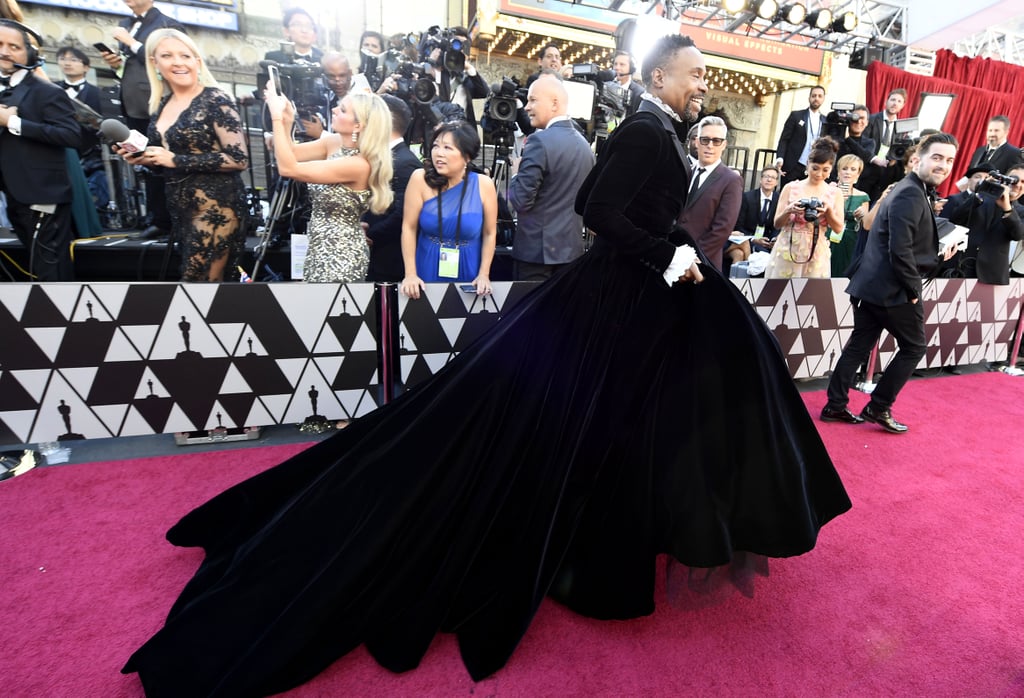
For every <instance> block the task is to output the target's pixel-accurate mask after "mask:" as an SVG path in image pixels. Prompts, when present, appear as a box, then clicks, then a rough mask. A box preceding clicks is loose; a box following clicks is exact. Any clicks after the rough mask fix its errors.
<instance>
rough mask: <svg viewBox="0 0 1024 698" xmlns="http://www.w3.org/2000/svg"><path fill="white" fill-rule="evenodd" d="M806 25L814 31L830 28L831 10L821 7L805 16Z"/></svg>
mask: <svg viewBox="0 0 1024 698" xmlns="http://www.w3.org/2000/svg"><path fill="white" fill-rule="evenodd" d="M807 24H809V25H810V26H812V27H813V28H815V29H829V28H831V26H832V10H830V9H828V8H827V7H823V8H821V9H820V10H815V11H814V12H812V13H810V14H809V15H807Z"/></svg>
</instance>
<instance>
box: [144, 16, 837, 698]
mask: <svg viewBox="0 0 1024 698" xmlns="http://www.w3.org/2000/svg"><path fill="white" fill-rule="evenodd" d="M643 76H644V82H645V84H646V86H647V91H648V93H650V95H652V96H653V99H651V98H648V99H645V100H643V101H642V104H641V105H640V107H639V109H638V110H637V112H636V113H635V114H634V115H633V116H631V117H628V118H627V119H626V120H625V121H623V123H622V124H620V125H619V126H618V127H617V128H616V129H615V130H614V131H613V133H612V134H611V136H610V137H609V138H608V141H607V142H606V143H605V147H604V149H603V150H602V153H601V156H600V158H599V160H598V163H597V165H596V166H595V168H594V170H592V172H591V175H590V176H588V178H587V180H586V181H585V182H584V184H583V186H582V187H581V189H580V195H579V197H578V198H577V201H576V206H577V210H578V211H579V212H580V213H581V214H582V215H583V218H584V222H585V223H586V224H587V225H588V227H590V228H591V229H593V230H594V232H595V233H596V242H595V244H594V246H593V247H592V248H591V250H590V251H589V252H587V253H586V254H584V255H583V256H581V257H579V258H578V259H576V260H575V261H573V262H572V263H570V264H567V265H565V266H564V267H563V268H562V269H560V270H559V271H558V272H557V273H556V274H555V275H554V276H552V277H551V278H550V279H549V280H548V281H546V282H544V283H543V284H539V285H538V286H537V287H536V288H535V289H534V290H533V291H532V292H530V293H529V294H528V295H527V296H526V297H524V298H523V299H522V300H520V301H519V302H518V303H516V304H514V305H511V306H506V308H503V309H502V316H501V321H500V322H498V323H497V324H495V325H494V326H493V328H492V329H491V330H489V331H488V332H487V333H485V334H484V335H483V336H481V337H480V338H479V339H478V340H477V341H476V342H474V343H473V344H472V345H471V346H470V347H468V348H467V349H466V350H465V351H463V352H461V353H460V354H459V355H458V356H456V357H455V358H454V359H453V360H452V361H451V362H450V363H448V365H447V366H446V367H445V368H444V369H442V370H441V371H439V372H438V373H436V374H435V375H434V376H433V377H431V378H430V379H428V380H425V381H423V382H422V383H420V384H419V385H417V387H416V388H415V390H411V391H409V392H406V393H405V394H403V395H402V396H401V397H399V398H398V399H396V400H393V401H391V402H389V403H387V404H386V405H384V406H383V407H381V408H379V409H377V410H374V411H373V412H371V413H369V414H367V415H365V416H363V417H360V418H359V419H357V420H355V421H354V422H353V423H352V424H351V425H350V426H349V427H348V428H347V429H344V430H342V431H339V432H338V433H337V434H336V435H335V436H333V437H331V438H330V439H328V440H327V441H322V442H320V443H319V444H317V445H316V446H313V447H312V448H310V449H308V450H307V451H304V452H302V453H300V454H297V455H296V456H295V457H293V458H292V459H290V460H289V461H286V462H285V463H282V464H281V465H278V466H276V467H275V468H272V469H271V470H268V471H266V472H264V473H262V474H260V475H257V476H256V477H254V478H251V479H249V480H247V481H245V482H243V483H240V484H239V485H237V486H235V487H233V488H231V489H229V490H228V491H226V492H224V493H222V494H220V495H218V496H217V497H216V498H214V499H212V500H210V501H209V502H207V503H206V504H204V505H202V506H200V507H199V508H197V509H195V510H194V511H192V512H191V513H189V514H188V515H187V516H185V518H183V519H182V520H181V522H179V523H178V524H177V525H175V526H174V527H173V528H172V529H171V530H170V531H169V532H168V534H167V538H168V540H169V541H170V542H172V543H173V544H175V545H187V546H201V547H203V548H204V550H205V551H206V558H205V560H204V562H203V564H202V566H201V567H200V569H199V571H198V572H197V573H196V575H195V577H194V578H193V579H192V581H191V582H190V583H189V584H188V586H187V587H186V588H185V590H184V591H183V592H182V594H181V596H180V597H179V598H178V600H177V602H176V603H175V604H174V606H173V607H172V609H171V611H170V613H169V614H168V618H167V623H166V625H165V627H164V628H163V629H162V630H160V631H159V632H158V633H157V634H156V635H155V636H154V637H153V638H152V639H151V640H149V641H148V642H147V643H146V644H145V645H144V646H143V647H142V648H140V649H139V650H138V652H136V653H135V655H134V656H133V657H132V658H131V659H130V660H129V662H128V664H127V666H126V667H125V669H124V670H125V671H138V672H139V675H140V678H141V680H142V682H143V685H144V686H145V688H146V691H147V694H148V695H150V696H151V697H152V696H163V695H166V696H193V695H211V694H215V695H265V694H269V693H274V692H281V691H285V690H287V689H289V688H292V687H294V686H296V685H298V684H300V683H302V682H303V681H306V680H308V679H309V678H311V677H312V676H314V675H315V674H317V673H318V672H320V671H322V670H323V669H324V668H325V667H327V666H328V665H329V664H330V663H331V662H333V661H334V660H335V659H337V658H338V657H339V656H341V655H343V654H345V653H346V652H348V651H350V650H352V649H353V648H355V647H357V646H359V645H361V644H362V645H364V646H365V647H366V649H367V651H368V652H369V653H370V654H371V655H372V656H373V658H374V659H375V660H376V661H377V662H379V663H380V664H381V665H382V666H384V667H387V668H388V669H390V670H392V671H406V670H410V669H413V668H415V667H416V666H417V665H418V664H419V663H420V661H421V660H422V659H423V656H424V653H425V652H426V651H427V649H428V647H429V646H430V644H431V641H432V640H433V638H434V636H435V635H436V634H437V633H438V632H445V631H447V632H454V633H456V634H457V635H458V642H459V651H460V653H461V655H462V658H463V661H464V663H465V665H466V668H467V670H468V671H469V674H470V676H471V677H472V678H473V679H474V680H477V681H479V680H481V679H483V678H485V677H487V676H489V675H490V674H492V673H494V672H496V671H498V670H499V669H501V668H502V667H503V666H504V665H505V663H506V662H507V661H508V660H509V658H510V657H511V656H512V653H513V652H514V651H515V648H516V646H517V644H518V643H519V641H520V640H521V639H522V637H523V635H524V633H525V632H526V630H527V628H528V627H529V625H530V623H531V621H532V619H533V617H534V615H535V613H536V612H537V609H538V608H539V607H540V605H541V603H542V602H543V601H544V599H545V598H546V597H547V596H549V595H550V596H552V597H554V598H556V599H557V600H558V601H560V602H561V603H564V604H565V605H567V606H568V607H569V608H571V609H573V610H575V611H577V612H580V613H583V614H586V615H588V616H590V617H594V618H635V617H637V616H641V615H646V614H649V613H652V612H653V611H654V605H655V602H654V599H655V583H654V582H655V577H656V575H657V570H658V566H659V564H658V560H659V556H662V555H664V554H668V556H669V558H670V560H672V561H673V562H672V564H675V565H688V566H694V567H700V568H710V567H717V566H726V565H732V563H733V562H734V561H735V560H737V559H738V558H740V557H742V556H743V555H744V554H745V553H747V552H749V553H754V554H756V555H764V556H771V557H788V556H793V555H800V554H803V553H805V552H807V551H808V550H810V549H812V548H813V547H814V545H815V541H816V539H817V535H818V531H819V529H820V528H821V526H823V525H824V524H825V523H826V522H828V521H829V520H831V519H832V518H834V517H835V516H838V515H839V514H841V513H842V512H844V511H846V510H847V509H848V508H849V507H850V501H849V498H848V497H847V496H846V493H845V491H844V489H843V486H842V483H841V482H840V480H839V477H838V475H837V474H836V472H835V469H834V468H833V467H832V463H831V461H830V459H829V457H828V453H827V452H826V451H825V447H824V445H823V444H822V442H821V439H820V437H819V436H818V434H817V431H816V429H815V427H814V423H813V422H812V421H811V419H810V417H809V416H808V414H807V411H806V408H805V407H804V404H803V401H802V399H801V397H800V394H799V393H798V391H797V390H796V388H795V386H794V385H793V381H792V379H791V378H790V375H789V371H788V369H787V367H786V364H785V361H784V358H783V356H782V354H781V352H780V350H779V348H778V344H777V342H775V341H774V339H773V337H772V335H771V332H770V331H769V330H768V328H767V326H766V325H765V324H764V321H763V320H761V318H760V317H759V316H758V315H757V312H756V311H755V310H754V309H753V308H752V307H751V306H750V303H749V302H747V300H746V299H745V298H744V297H743V295H742V294H741V293H740V292H739V290H738V289H737V288H736V287H735V286H734V285H733V284H731V283H730V282H729V280H728V279H725V278H724V277H722V275H721V274H720V273H718V272H717V271H716V270H714V269H711V268H709V266H708V265H707V263H706V262H698V259H701V257H700V252H699V250H697V249H696V245H695V244H694V242H693V240H692V239H691V238H689V236H687V235H686V234H685V233H682V232H680V233H678V243H679V244H677V243H676V242H674V241H670V239H669V238H670V236H671V235H672V234H673V224H674V222H675V220H676V217H677V216H678V215H679V212H680V210H681V207H682V205H683V203H684V201H685V197H686V191H687V186H686V185H687V183H688V175H689V170H688V167H689V165H688V164H687V161H686V153H685V152H684V150H683V146H682V143H680V141H679V132H678V131H677V129H679V131H681V132H682V133H683V134H684V135H685V133H686V128H687V124H686V123H685V121H684V120H687V119H689V120H692V119H693V117H694V116H696V114H697V112H698V111H699V109H700V106H701V103H702V100H703V95H704V94H705V92H706V91H707V84H706V83H705V66H704V59H703V57H702V56H701V53H700V51H698V50H697V48H696V47H695V46H694V45H693V42H692V41H691V40H690V39H689V38H687V37H683V36H680V35H678V34H675V35H671V36H666V37H664V38H662V39H659V40H658V41H656V42H655V43H654V48H653V49H652V52H651V54H650V55H648V57H647V58H646V59H645V62H644V68H643ZM698 282H699V285H698ZM415 302H419V303H425V302H426V301H425V300H421V301H410V303H415ZM751 357H756V358H755V359H752V358H751ZM719 367H722V368H719ZM483 385H485V386H487V389H486V390H481V386H483ZM737 402H742V403H743V404H744V405H745V406H746V407H747V408H748V409H750V410H751V411H752V412H756V413H757V414H765V415H769V416H770V419H766V420H764V422H765V424H764V425H761V424H760V423H758V424H753V425H751V426H749V427H748V429H747V430H745V432H744V438H743V439H730V438H729V436H728V435H729V434H730V433H731V430H732V429H733V424H734V420H733V414H734V405H735V404H737ZM382 435H386V438H382ZM684 576H685V575H684ZM723 576H724V577H725V578H726V579H728V578H730V576H729V575H728V574H726V575H723ZM706 577H708V574H707V570H703V572H702V573H701V578H702V579H703V578H706ZM353 691H354V692H356V693H358V692H359V689H358V688H353Z"/></svg>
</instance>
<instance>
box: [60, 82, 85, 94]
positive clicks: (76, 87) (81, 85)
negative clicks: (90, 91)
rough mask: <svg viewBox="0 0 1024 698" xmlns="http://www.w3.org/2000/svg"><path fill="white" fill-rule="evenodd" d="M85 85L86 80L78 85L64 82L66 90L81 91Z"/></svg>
mask: <svg viewBox="0 0 1024 698" xmlns="http://www.w3.org/2000/svg"><path fill="white" fill-rule="evenodd" d="M83 87H85V83H84V82H80V83H78V84H77V85H69V84H68V83H64V89H65V90H74V91H75V92H81V91H82V88H83Z"/></svg>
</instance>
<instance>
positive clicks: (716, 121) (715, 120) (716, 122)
mask: <svg viewBox="0 0 1024 698" xmlns="http://www.w3.org/2000/svg"><path fill="white" fill-rule="evenodd" d="M705 126H721V127H722V128H724V129H725V135H726V136H728V135H729V127H728V126H726V125H725V120H724V119H722V117H720V116H705V117H704V118H703V119H701V120H700V121H699V122H698V123H697V136H698V137H700V132H701V131H703V130H704V127H705Z"/></svg>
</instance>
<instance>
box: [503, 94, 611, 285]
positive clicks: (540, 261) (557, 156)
mask: <svg viewBox="0 0 1024 698" xmlns="http://www.w3.org/2000/svg"><path fill="white" fill-rule="evenodd" d="M568 109H569V94H568V93H567V92H566V91H565V87H563V86H562V81H561V80H559V79H558V78H557V77H555V76H554V75H542V76H541V77H540V78H538V79H537V80H535V81H534V83H533V85H531V86H530V90H529V92H528V94H527V100H526V113H527V114H528V115H529V116H530V125H531V126H533V128H534V129H536V130H535V131H534V132H533V133H532V134H531V135H530V136H529V137H528V138H527V139H526V146H525V147H524V148H523V157H522V159H521V160H520V162H519V166H518V170H517V172H516V175H515V176H514V177H513V178H512V181H511V182H510V183H509V186H508V203H509V206H511V207H512V208H513V209H515V210H516V212H517V213H518V219H517V224H516V236H515V241H514V242H513V244H512V258H513V259H514V260H515V278H516V280H517V281H544V280H545V279H548V278H550V277H551V276H552V275H553V274H554V273H555V272H556V271H558V269H559V268H561V267H562V266H563V265H565V264H568V263H569V262H571V261H572V260H574V259H576V258H577V257H579V256H580V255H582V254H583V218H582V216H580V215H579V214H578V213H576V212H575V211H574V210H573V201H574V200H575V198H576V192H577V191H579V188H580V186H581V185H582V184H583V180H584V179H586V178H587V175H588V174H590V170H591V168H592V167H593V166H594V153H593V151H592V150H591V149H590V144H588V143H587V141H586V139H585V138H584V137H583V135H582V134H580V132H579V130H577V128H576V126H575V125H574V124H573V122H572V121H571V120H570V119H569V116H568Z"/></svg>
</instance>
